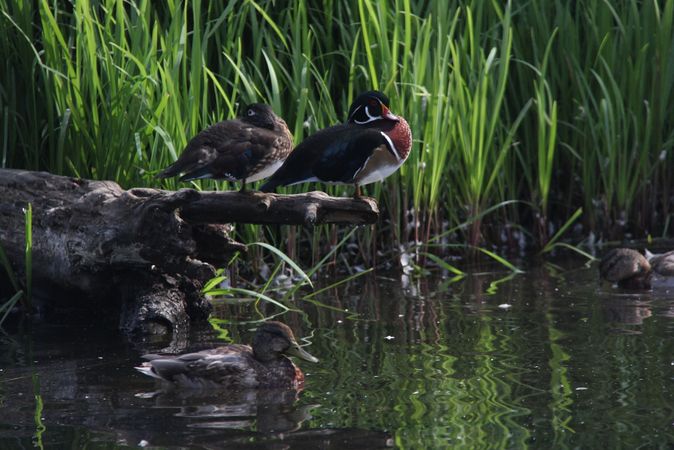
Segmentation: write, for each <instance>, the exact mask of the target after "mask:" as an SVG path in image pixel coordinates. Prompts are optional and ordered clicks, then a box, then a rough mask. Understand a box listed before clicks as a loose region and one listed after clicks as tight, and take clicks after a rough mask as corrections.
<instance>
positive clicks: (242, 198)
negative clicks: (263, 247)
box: [0, 169, 378, 334]
mask: <svg viewBox="0 0 674 450" xmlns="http://www.w3.org/2000/svg"><path fill="white" fill-rule="evenodd" d="M28 203H30V204H32V208H33V224H32V229H33V253H32V258H33V291H34V292H35V293H37V294H38V295H37V296H38V297H39V296H40V295H39V293H40V292H47V293H48V294H47V295H45V296H44V297H45V298H47V299H48V301H47V302H46V303H45V304H43V305H42V307H43V308H45V309H50V308H51V309H54V310H58V309H61V308H69V307H72V304H73V303H74V302H75V300H76V299H77V300H78V302H79V304H80V305H81V304H85V305H86V306H87V310H90V311H92V313H97V314H98V315H99V316H105V317H113V318H115V320H117V321H118V326H119V328H120V329H121V330H123V331H124V332H126V333H129V334H135V333H141V334H163V333H169V332H174V333H180V332H183V331H185V330H186V329H187V328H188V327H189V323H190V322H191V321H196V320H204V319H206V318H207V317H208V314H209V312H210V303H209V302H208V301H207V300H206V299H205V298H204V296H203V295H202V294H201V292H200V290H201V288H202V286H203V283H205V282H206V281H208V280H209V279H210V278H211V277H212V276H213V275H214V274H215V267H217V266H219V265H220V266H221V265H224V263H225V262H226V261H228V260H229V258H231V256H232V255H233V253H234V252H237V251H245V248H246V247H245V245H243V244H241V243H238V242H235V241H234V240H232V239H231V238H230V237H229V235H228V231H229V230H230V227H229V226H228V225H227V224H228V223H235V222H238V223H258V224H274V223H277V224H297V225H318V224H326V223H350V224H366V223H373V222H375V221H376V220H377V218H378V209H377V204H376V202H375V201H374V200H372V199H369V198H360V199H351V198H334V197H330V196H328V195H327V194H325V193H322V192H309V193H307V194H298V195H277V194H265V193H260V192H243V193H240V192H232V191H229V192H199V191H196V190H193V189H181V190H179V191H176V192H173V191H164V190H158V189H146V188H134V189H129V190H124V189H122V188H121V187H120V186H119V185H118V184H116V183H114V182H111V181H93V180H83V179H77V178H70V177H63V176H58V175H53V174H50V173H45V172H30V171H24V170H8V169H0V245H2V247H3V248H4V250H5V252H6V253H7V255H8V257H9V260H10V262H11V263H12V266H13V268H14V270H15V271H16V272H17V273H19V274H20V275H21V274H22V269H23V266H24V246H25V236H24V213H23V209H24V208H25V207H26V206H27V204H28ZM2 270H3V269H2V268H0V272H2ZM0 279H2V277H1V276H0Z"/></svg>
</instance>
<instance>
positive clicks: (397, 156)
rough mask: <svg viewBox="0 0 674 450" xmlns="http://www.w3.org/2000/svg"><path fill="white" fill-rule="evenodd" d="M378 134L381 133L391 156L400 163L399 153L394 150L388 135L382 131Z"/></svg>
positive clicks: (394, 147)
mask: <svg viewBox="0 0 674 450" xmlns="http://www.w3.org/2000/svg"><path fill="white" fill-rule="evenodd" d="M380 133H381V135H382V136H384V138H385V139H386V141H387V142H388V146H389V148H390V149H391V150H392V151H393V155H394V156H395V157H396V159H397V160H398V161H400V153H398V149H397V148H396V146H395V145H393V141H392V140H391V138H390V137H388V135H387V134H386V133H384V132H383V131H380Z"/></svg>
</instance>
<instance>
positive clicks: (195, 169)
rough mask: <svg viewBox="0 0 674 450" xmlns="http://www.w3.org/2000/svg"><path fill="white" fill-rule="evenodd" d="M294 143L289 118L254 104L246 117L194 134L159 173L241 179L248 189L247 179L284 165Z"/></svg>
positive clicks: (166, 175)
mask: <svg viewBox="0 0 674 450" xmlns="http://www.w3.org/2000/svg"><path fill="white" fill-rule="evenodd" d="M292 146H293V142H292V135H291V134H290V131H289V130H288V126H287V125H286V123H285V121H284V120H283V119H281V118H280V117H278V116H277V115H276V114H274V111H272V109H271V107H270V106H268V105H264V104H261V103H254V104H252V105H248V106H247V107H246V108H245V110H244V114H243V116H241V117H239V118H237V119H234V120H225V121H223V122H218V123H216V124H215V125H212V126H210V127H208V128H206V129H205V130H203V131H202V132H201V133H199V134H197V135H196V136H195V137H193V138H192V140H190V142H189V143H188V144H187V147H185V150H184V151H183V153H182V154H181V155H180V157H179V158H178V160H177V161H176V162H174V163H173V164H171V165H170V166H169V167H167V168H166V169H164V170H163V171H162V172H160V173H159V174H158V175H157V176H158V177H159V178H168V177H173V176H176V175H179V174H183V175H182V176H181V177H180V181H188V180H195V179H198V178H214V179H221V180H227V181H241V191H244V190H245V189H246V183H247V182H248V183H251V182H253V181H258V180H261V179H263V178H266V177H268V176H269V175H271V174H273V173H274V172H275V171H276V170H277V169H278V168H279V167H281V164H283V161H285V159H286V158H287V157H288V154H289V153H290V151H291V150H292Z"/></svg>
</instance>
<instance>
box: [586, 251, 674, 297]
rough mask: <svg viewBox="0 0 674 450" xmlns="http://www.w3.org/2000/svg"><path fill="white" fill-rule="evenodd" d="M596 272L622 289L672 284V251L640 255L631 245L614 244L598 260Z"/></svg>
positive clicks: (673, 281)
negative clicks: (599, 261)
mask: <svg viewBox="0 0 674 450" xmlns="http://www.w3.org/2000/svg"><path fill="white" fill-rule="evenodd" d="M599 274H600V275H601V277H602V278H604V279H605V280H608V281H610V282H612V283H617V284H618V286H620V287H621V288H625V289H650V288H651V287H671V286H673V285H674V251H669V252H666V253H659V254H653V253H651V252H649V251H648V250H646V254H645V255H642V254H641V253H639V252H638V251H636V250H632V249H630V248H614V249H613V250H611V251H609V252H608V253H607V254H606V256H604V257H603V258H602V260H601V264H600V266H599Z"/></svg>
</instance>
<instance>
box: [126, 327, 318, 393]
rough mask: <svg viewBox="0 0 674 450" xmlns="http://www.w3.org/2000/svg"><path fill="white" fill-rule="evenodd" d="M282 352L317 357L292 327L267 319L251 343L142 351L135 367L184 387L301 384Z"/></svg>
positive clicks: (298, 373) (301, 377)
mask: <svg viewBox="0 0 674 450" xmlns="http://www.w3.org/2000/svg"><path fill="white" fill-rule="evenodd" d="M285 355H289V356H297V357H298V358H301V359H304V360H305V361H310V362H318V359H317V358H315V357H313V356H311V355H310V354H309V353H307V352H306V351H304V350H302V348H301V347H300V346H299V344H298V343H297V341H296V340H295V336H294V335H293V332H292V330H291V329H290V328H289V327H288V326H287V325H285V324H283V323H280V322H274V321H272V322H266V323H264V324H262V325H261V326H260V327H259V328H258V329H257V332H256V333H255V337H254V338H253V346H252V347H250V346H248V345H240V344H230V345H225V346H222V347H217V348H214V349H209V350H202V351H200V352H196V353H187V354H183V355H177V356H173V355H144V356H143V358H144V359H147V360H148V361H147V362H144V363H143V364H142V365H141V366H138V367H136V369H137V370H138V371H139V372H141V373H143V374H145V375H148V376H151V377H154V378H158V379H160V380H164V381H168V382H169V383H173V384H174V385H176V386H180V387H185V388H196V389H199V388H214V387H220V388H223V387H224V388H242V389H244V388H246V389H249V388H295V389H297V388H301V387H302V385H303V383H304V374H303V373H302V371H301V370H300V369H299V367H297V366H296V365H295V364H293V362H292V361H291V360H290V359H288V358H287V357H286V356H285Z"/></svg>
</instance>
